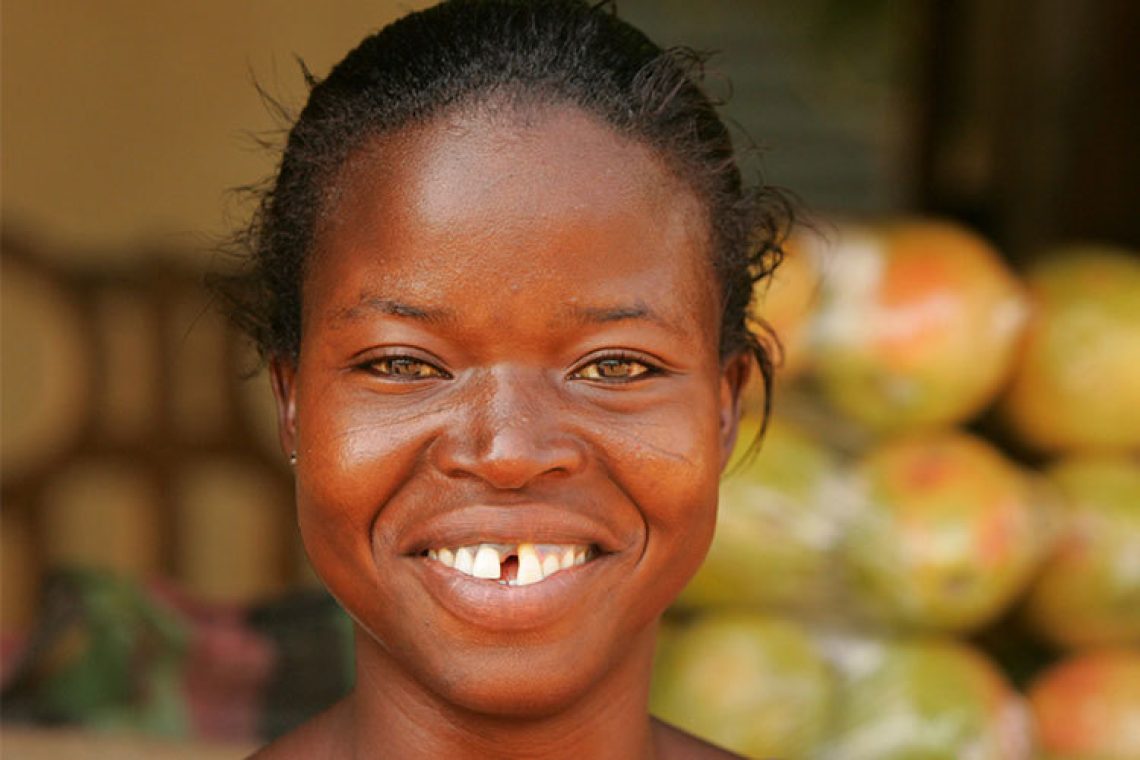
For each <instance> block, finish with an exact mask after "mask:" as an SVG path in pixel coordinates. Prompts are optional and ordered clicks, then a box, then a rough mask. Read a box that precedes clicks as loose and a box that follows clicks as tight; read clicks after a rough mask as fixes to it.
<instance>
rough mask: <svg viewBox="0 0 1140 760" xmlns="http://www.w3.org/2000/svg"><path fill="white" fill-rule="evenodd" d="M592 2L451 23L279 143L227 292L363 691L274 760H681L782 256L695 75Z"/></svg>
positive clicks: (330, 91)
mask: <svg viewBox="0 0 1140 760" xmlns="http://www.w3.org/2000/svg"><path fill="white" fill-rule="evenodd" d="M688 71H689V67H687V66H686V64H685V59H684V58H683V57H681V56H680V55H678V54H676V53H669V52H663V51H661V50H660V49H659V48H657V47H655V46H654V45H653V44H652V43H650V42H649V41H648V40H646V39H645V38H644V37H643V36H642V35H641V34H640V33H639V32H637V31H636V30H634V29H632V28H630V27H629V26H627V25H625V24H624V23H622V22H621V21H619V20H617V19H616V18H615V17H614V16H613V15H612V13H611V12H610V11H609V10H608V9H606V8H599V7H593V6H590V5H587V4H585V3H581V2H573V1H572V0H549V1H544V2H516V1H512V0H456V1H453V2H447V3H444V4H442V5H440V6H437V7H435V8H432V9H429V10H428V11H424V12H422V13H418V14H413V15H411V16H409V17H406V18H405V19H403V20H401V21H399V22H397V23H396V24H393V25H392V26H390V27H388V28H386V29H384V30H382V31H381V32H379V33H378V34H376V35H375V36H373V37H370V38H368V39H367V40H365V42H364V43H363V44H362V45H361V46H360V47H359V48H357V49H356V50H355V51H353V52H352V53H350V54H349V56H348V57H347V58H346V59H345V60H344V61H343V62H342V63H341V64H339V65H338V66H337V67H336V68H335V69H334V70H333V71H332V73H331V74H330V75H329V77H328V78H327V79H325V80H324V81H323V82H320V83H318V84H315V86H314V88H313V90H312V93H311V96H310V100H309V104H308V105H307V106H306V108H305V110H304V111H303V113H302V114H301V116H300V118H299V120H298V122H297V124H296V125H295V126H294V128H293V130H292V132H291V134H290V138H289V142H288V144H287V146H286V149H285V154H284V157H283V160H282V164H281V169H280V173H279V175H278V177H277V178H276V181H275V184H274V186H273V190H272V191H271V193H270V194H269V195H267V197H266V199H265V203H264V205H263V208H262V213H261V215H260V216H259V218H258V219H257V221H256V223H255V225H254V226H253V229H252V232H251V234H250V235H249V237H248V240H249V241H250V253H251V265H250V266H251V268H250V270H249V271H248V273H247V274H246V275H245V276H243V277H242V278H238V279H236V280H232V281H230V282H228V283H227V284H226V287H227V292H228V293H229V294H230V295H231V300H232V303H234V304H235V315H236V316H237V318H238V320H239V323H240V324H242V325H244V326H245V327H247V328H248V329H249V330H250V331H251V333H252V335H253V337H254V338H255V339H256V340H257V341H258V342H259V344H260V346H261V347H262V350H263V353H264V354H265V355H266V357H267V359H268V360H269V362H270V366H271V370H272V377H273V382H274V390H275V393H276V396H277V400H278V408H279V418H280V429H281V440H282V446H283V448H284V450H285V451H286V452H289V453H291V454H294V455H295V465H294V467H295V476H296V490H297V507H298V518H299V522H300V527H301V532H302V536H303V538H304V541H305V547H306V550H307V551H308V554H309V557H310V559H311V561H312V564H313V567H314V568H315V569H316V571H317V573H318V574H319V575H320V577H321V578H322V580H323V581H324V582H325V583H326V584H327V586H328V588H329V589H330V591H331V592H332V593H333V595H334V596H335V597H336V598H337V599H338V600H339V601H340V603H341V604H342V605H343V606H344V607H345V609H346V610H347V611H348V612H349V613H350V615H351V616H352V617H353V619H354V621H355V623H356V627H357V637H356V642H357V643H356V652H357V685H356V688H355V690H354V691H353V692H352V694H350V695H349V696H348V697H347V698H346V699H345V700H344V701H342V702H341V703H339V704H337V705H336V706H334V707H333V708H331V709H330V710H329V711H328V712H326V713H324V714H323V715H321V716H318V717H317V718H316V719H314V720H313V721H311V722H310V723H309V724H307V725H306V726H304V727H302V728H301V729H300V730H298V731H297V732H295V733H293V734H291V735H288V736H286V737H285V738H283V739H282V740H279V741H278V742H277V743H275V744H273V745H271V746H270V747H268V748H266V750H264V754H265V756H267V757H306V758H307V757H314V756H319V757H326V756H327V757H356V756H366V755H374V754H375V753H377V752H381V751H382V752H383V755H384V756H385V757H398V758H405V757H407V758H414V757H425V758H428V757H430V758H435V757H446V756H457V757H465V758H466V757H598V758H603V757H615V758H619V757H620V758H630V757H697V756H702V755H704V754H707V755H709V756H721V755H723V754H724V753H722V752H721V751H720V750H717V749H715V748H713V747H711V746H709V745H705V744H703V743H701V742H699V741H698V740H696V739H693V738H691V737H688V736H687V735H685V734H683V733H681V732H679V731H677V730H676V729H672V728H670V727H668V726H666V725H664V724H661V723H657V722H655V721H653V720H651V719H650V717H649V715H648V712H647V708H646V703H647V692H648V685H649V678H650V665H651V660H652V656H653V649H654V637H655V633H656V627H657V621H658V619H659V617H660V615H661V613H662V612H663V611H664V609H665V608H666V606H667V605H668V604H669V603H670V602H671V601H672V599H673V598H674V597H675V596H676V594H677V593H678V592H679V591H680V589H681V588H682V586H683V585H684V584H685V582H686V581H687V580H688V579H689V578H690V577H691V576H692V574H693V573H694V572H695V570H696V568H697V567H698V565H699V564H700V562H701V560H702V558H703V557H704V554H705V552H706V550H707V548H708V544H709V541H710V539H711V536H712V531H713V525H714V520H715V512H716V499H717V486H718V480H719V476H720V472H721V470H722V469H723V467H724V464H725V461H726V459H727V456H728V453H729V451H730V450H731V448H732V445H733V442H734V439H735V431H736V423H737V420H738V416H739V405H738V399H739V394H740V390H741V387H742V385H743V383H744V382H745V380H746V379H747V376H748V374H749V371H750V368H751V367H753V366H755V365H756V364H757V363H758V365H759V367H760V370H761V372H762V373H763V374H764V376H765V378H766V379H769V377H770V371H771V363H770V361H769V359H768V353H767V352H766V351H765V350H764V348H763V347H762V345H761V343H760V342H759V341H757V340H756V338H755V337H754V336H753V335H752V334H751V333H749V332H748V330H747V328H746V326H745V312H746V309H747V306H748V301H749V298H750V294H751V292H752V286H753V283H754V281H755V280H756V279H758V278H762V277H765V276H767V274H768V273H769V272H770V270H771V267H772V266H773V265H774V264H775V260H776V258H777V257H778V252H779V239H778V230H779V227H780V224H781V215H780V214H778V213H776V212H775V211H774V209H782V208H783V206H782V205H779V204H776V205H775V206H773V204H772V203H771V196H770V195H769V194H767V193H765V192H764V191H762V190H751V189H748V188H745V187H744V186H743V184H742V182H741V179H740V175H739V172H738V171H737V169H736V168H735V164H734V163H733V161H732V149H731V141H730V139H729V136H728V134H727V132H726V131H725V129H724V127H723V125H722V124H721V122H720V121H719V119H718V118H717V116H716V114H715V111H714V109H713V108H712V106H711V105H710V104H709V102H708V100H707V99H706V98H705V97H704V95H703V94H702V93H701V91H700V90H699V88H698V87H697V85H696V84H695V83H694V81H693V80H692V79H691V78H690V76H689V74H688Z"/></svg>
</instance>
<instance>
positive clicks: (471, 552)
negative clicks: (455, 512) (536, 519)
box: [424, 542, 598, 586]
mask: <svg viewBox="0 0 1140 760" xmlns="http://www.w3.org/2000/svg"><path fill="white" fill-rule="evenodd" d="M424 554H425V556H426V557H427V558H428V559H430V560H433V561H436V562H439V563H441V564H443V565H445V566H446V567H449V568H452V569H454V570H456V571H458V572H460V573H462V574H464V575H468V576H471V577H473V578H479V579H482V580H488V581H497V582H498V583H499V584H500V585H503V586H529V585H531V584H533V583H540V582H542V581H544V580H546V579H547V578H549V577H550V576H552V575H555V574H557V573H560V572H562V571H563V570H569V569H570V568H572V567H576V566H578V565H584V564H585V563H587V562H589V561H590V560H591V559H593V558H594V557H595V556H597V554H598V551H597V549H596V547H594V546H592V545H587V544H533V543H519V544H504V543H491V542H482V543H477V544H470V545H467V546H458V547H442V548H438V549H428V550H427V551H426V552H425V553H424Z"/></svg>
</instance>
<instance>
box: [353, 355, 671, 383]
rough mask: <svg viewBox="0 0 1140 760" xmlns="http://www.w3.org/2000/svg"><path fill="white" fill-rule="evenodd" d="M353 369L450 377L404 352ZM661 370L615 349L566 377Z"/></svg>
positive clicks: (412, 378)
mask: <svg viewBox="0 0 1140 760" xmlns="http://www.w3.org/2000/svg"><path fill="white" fill-rule="evenodd" d="M356 368H357V369H359V370H362V371H364V372H367V373H368V374H370V375H373V376H375V377H378V378H381V379H384V380H388V381H393V382H417V381H428V380H448V379H451V378H452V377H453V375H452V374H451V373H450V372H448V371H447V370H445V369H443V368H442V367H440V366H439V365H438V364H436V363H435V362H431V361H428V360H426V359H422V358H420V357H417V356H410V355H404V354H397V355H392V356H382V357H379V358H374V359H369V360H368V361H365V362H361V363H360V364H358V365H356ZM663 372H664V370H663V369H662V368H661V367H660V366H659V365H658V364H657V363H655V362H653V361H652V360H650V359H649V358H648V357H644V356H641V355H640V354H633V353H630V352H625V351H617V352H610V353H603V354H601V355H595V356H592V357H590V358H589V359H587V360H586V361H584V362H582V363H580V364H579V365H578V366H577V367H576V368H575V369H574V370H572V371H571V372H570V374H569V377H570V378H571V379H574V380H585V381H587V382H589V383H592V384H597V385H624V384H627V383H633V382H637V381H640V380H645V379H648V378H650V377H654V376H657V375H661V374H663Z"/></svg>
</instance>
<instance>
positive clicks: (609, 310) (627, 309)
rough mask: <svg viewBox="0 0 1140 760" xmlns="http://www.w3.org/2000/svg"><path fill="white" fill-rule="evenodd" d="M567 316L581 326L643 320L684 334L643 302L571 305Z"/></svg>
mask: <svg viewBox="0 0 1140 760" xmlns="http://www.w3.org/2000/svg"><path fill="white" fill-rule="evenodd" d="M567 311H568V313H569V316H570V318H571V319H573V320H574V321H576V322H579V323H582V324H605V323H608V322H624V321H627V320H645V321H648V322H652V323H653V324H655V325H658V326H660V327H663V328H665V329H666V330H668V331H670V332H673V333H678V334H681V333H684V330H682V329H681V328H680V327H678V326H677V325H675V324H673V323H672V322H670V321H669V320H667V319H665V318H664V317H662V316H661V315H660V314H658V313H657V312H655V311H653V309H651V308H649V306H648V305H647V304H646V303H645V302H644V301H636V302H634V303H632V304H622V305H617V306H601V307H599V306H579V305H577V304H573V305H571V306H569V307H568V308H567Z"/></svg>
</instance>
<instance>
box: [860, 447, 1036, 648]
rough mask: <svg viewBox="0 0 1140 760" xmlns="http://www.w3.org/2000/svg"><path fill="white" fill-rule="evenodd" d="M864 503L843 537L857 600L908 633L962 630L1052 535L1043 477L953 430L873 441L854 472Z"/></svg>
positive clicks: (1013, 582) (979, 620)
mask: <svg viewBox="0 0 1140 760" xmlns="http://www.w3.org/2000/svg"><path fill="white" fill-rule="evenodd" d="M855 476H856V482H857V483H859V484H861V487H862V488H863V489H865V495H866V504H865V506H864V508H863V509H861V510H859V511H858V512H857V514H856V515H855V517H854V519H853V521H852V523H851V525H850V527H849V528H848V531H847V532H846V534H845V536H844V546H843V557H844V560H845V567H846V569H847V573H846V577H847V579H848V581H849V583H850V584H851V590H852V599H853V601H854V602H855V606H856V607H857V608H858V609H860V610H861V611H863V612H865V613H868V614H869V615H870V617H871V618H872V619H874V620H876V621H881V622H884V623H887V624H889V625H891V626H894V627H899V628H903V629H907V630H929V631H946V632H966V631H971V630H974V629H976V628H978V627H980V626H982V625H984V624H985V623H988V622H989V621H991V620H993V619H994V618H995V617H996V616H997V615H999V614H1000V613H1001V612H1002V611H1003V610H1004V609H1005V608H1006V606H1007V605H1008V604H1009V603H1010V602H1011V601H1012V600H1013V599H1014V597H1015V596H1017V595H1018V594H1019V593H1020V592H1021V591H1022V590H1023V589H1024V588H1025V586H1026V584H1027V583H1028V582H1029V580H1030V577H1031V575H1032V573H1033V572H1034V570H1035V569H1036V568H1037V567H1038V566H1039V564H1040V562H1041V560H1042V558H1043V556H1044V554H1045V551H1046V549H1047V548H1048V546H1049V537H1050V536H1051V533H1052V530H1051V528H1052V523H1053V519H1054V517H1053V511H1052V510H1051V509H1050V508H1049V507H1050V506H1052V505H1051V504H1049V502H1048V500H1047V498H1046V495H1047V492H1045V491H1043V490H1042V484H1041V483H1040V482H1039V481H1038V480H1035V479H1034V478H1032V477H1031V476H1030V475H1029V474H1028V473H1026V472H1024V471H1022V470H1021V469H1019V468H1018V467H1017V466H1016V465H1014V464H1013V463H1012V462H1010V461H1009V460H1008V459H1006V458H1005V457H1004V456H1003V455H1002V454H1001V453H1000V452H999V451H998V450H997V449H995V448H993V447H992V446H991V445H989V444H988V443H986V442H985V441H983V440H981V439H979V438H975V437H973V436H971V435H967V434H965V433H958V432H945V433H938V434H923V435H913V436H910V437H905V438H902V439H898V440H894V441H891V442H888V443H885V444H882V445H880V446H879V447H877V448H876V449H873V450H872V451H870V452H869V453H868V454H867V455H866V456H865V457H864V458H863V459H862V460H861V461H860V462H859V463H858V465H857V467H856V469H855Z"/></svg>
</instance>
